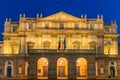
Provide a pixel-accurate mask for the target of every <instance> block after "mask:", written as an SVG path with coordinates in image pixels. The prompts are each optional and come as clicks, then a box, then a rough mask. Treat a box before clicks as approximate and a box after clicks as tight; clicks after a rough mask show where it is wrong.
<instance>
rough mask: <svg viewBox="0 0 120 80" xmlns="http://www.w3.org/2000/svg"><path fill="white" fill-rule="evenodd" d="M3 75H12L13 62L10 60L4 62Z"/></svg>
mask: <svg viewBox="0 0 120 80" xmlns="http://www.w3.org/2000/svg"><path fill="white" fill-rule="evenodd" d="M4 74H5V76H6V77H12V76H13V62H12V61H11V60H9V61H6V63H5V73H4Z"/></svg>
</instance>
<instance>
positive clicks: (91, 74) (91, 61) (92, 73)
mask: <svg viewBox="0 0 120 80" xmlns="http://www.w3.org/2000/svg"><path fill="white" fill-rule="evenodd" d="M95 73H96V69H95V57H94V55H93V56H89V59H88V79H91V80H92V79H95V78H96V74H95Z"/></svg>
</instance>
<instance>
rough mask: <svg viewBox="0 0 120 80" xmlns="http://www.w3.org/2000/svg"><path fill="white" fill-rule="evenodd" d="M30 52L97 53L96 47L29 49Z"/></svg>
mask: <svg viewBox="0 0 120 80" xmlns="http://www.w3.org/2000/svg"><path fill="white" fill-rule="evenodd" d="M28 53H96V50H95V49H66V50H64V49H61V50H57V49H29V52H28Z"/></svg>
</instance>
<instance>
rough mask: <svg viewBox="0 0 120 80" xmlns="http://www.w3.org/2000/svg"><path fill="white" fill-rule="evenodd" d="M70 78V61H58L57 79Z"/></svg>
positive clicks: (61, 59) (60, 59)
mask: <svg viewBox="0 0 120 80" xmlns="http://www.w3.org/2000/svg"><path fill="white" fill-rule="evenodd" d="M67 76H68V61H67V59H66V58H59V59H58V60H57V78H58V79H66V78H67Z"/></svg>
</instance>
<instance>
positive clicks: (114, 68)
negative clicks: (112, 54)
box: [109, 61, 117, 78]
mask: <svg viewBox="0 0 120 80" xmlns="http://www.w3.org/2000/svg"><path fill="white" fill-rule="evenodd" d="M109 75H110V76H111V77H112V78H115V76H117V64H116V62H115V61H110V62H109Z"/></svg>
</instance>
